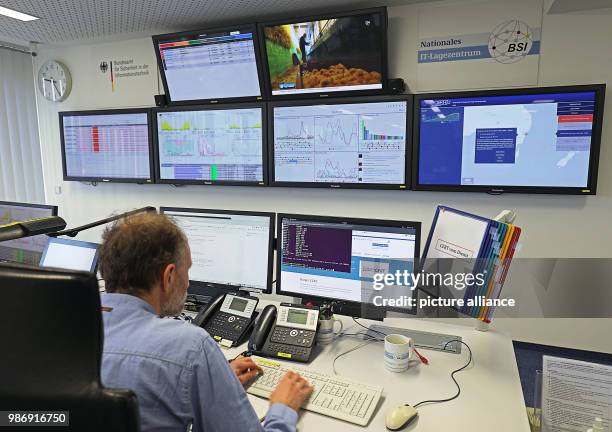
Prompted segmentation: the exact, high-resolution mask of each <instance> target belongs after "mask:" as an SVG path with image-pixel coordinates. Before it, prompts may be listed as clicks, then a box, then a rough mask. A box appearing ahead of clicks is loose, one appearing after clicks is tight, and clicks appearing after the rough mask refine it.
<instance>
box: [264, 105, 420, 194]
mask: <svg viewBox="0 0 612 432" xmlns="http://www.w3.org/2000/svg"><path fill="white" fill-rule="evenodd" d="M397 101H405V102H406V142H405V154H404V183H403V184H389V183H331V182H330V183H323V182H289V181H277V180H276V177H275V170H276V165H275V157H274V156H275V155H274V146H275V141H274V109H275V108H282V107H300V106H314V105H350V104H364V103H384V102H397ZM412 110H413V95H411V94H402V95H383V96H364V97H352V98H333V99H325V100H318V99H317V100H312V99H310V100H307V101H297V100H292V101H282V102H270V103H268V119H269V121H268V125H269V126H268V148H269V150H268V157H269V160H268V179H269V184H270V186H273V187H299V188H327V189H388V190H409V189H410V187H411V180H412V176H411V174H410V167H411V157H412V142H411V139H412V120H413V115H412V114H413V113H412Z"/></svg>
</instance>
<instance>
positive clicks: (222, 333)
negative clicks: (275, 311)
mask: <svg viewBox="0 0 612 432" xmlns="http://www.w3.org/2000/svg"><path fill="white" fill-rule="evenodd" d="M257 303H259V299H258V298H257V297H251V296H240V295H236V294H221V295H219V296H217V297H216V298H215V299H214V300H213V301H211V302H210V304H209V305H208V307H207V308H206V309H204V310H202V311H201V312H200V313H199V314H198V315H197V316H196V317H195V318H194V320H193V324H195V325H197V326H199V327H202V328H203V329H204V330H206V331H207V332H208V333H209V334H210V335H211V336H212V337H213V339H215V340H216V341H217V342H219V343H220V344H221V345H223V346H226V347H232V346H236V345H240V344H241V343H242V341H243V339H245V338H246V336H247V335H248V333H249V330H250V329H251V327H252V326H253V322H254V321H255V317H256V316H257V312H255V308H256V307H257Z"/></svg>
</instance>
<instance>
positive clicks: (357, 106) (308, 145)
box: [273, 100, 408, 186]
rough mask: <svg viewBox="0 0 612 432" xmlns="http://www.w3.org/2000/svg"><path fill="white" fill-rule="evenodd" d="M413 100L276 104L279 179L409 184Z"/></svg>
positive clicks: (318, 182)
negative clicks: (408, 124)
mask: <svg viewBox="0 0 612 432" xmlns="http://www.w3.org/2000/svg"><path fill="white" fill-rule="evenodd" d="M407 109H408V102H407V101H406V100H392V101H385V102H365V103H350V104H325V105H301V106H276V107H274V108H273V110H274V114H273V118H274V125H273V127H274V181H275V182H280V183H315V184H339V183H343V184H362V185H368V184H371V185H376V184H379V185H399V186H404V185H405V183H406V133H407V128H406V116H407Z"/></svg>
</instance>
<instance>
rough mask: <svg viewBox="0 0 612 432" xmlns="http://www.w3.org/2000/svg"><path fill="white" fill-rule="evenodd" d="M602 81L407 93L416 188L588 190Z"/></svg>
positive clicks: (593, 175) (593, 180)
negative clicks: (412, 107) (412, 111)
mask: <svg viewBox="0 0 612 432" xmlns="http://www.w3.org/2000/svg"><path fill="white" fill-rule="evenodd" d="M604 92H605V85H589V86H574V87H548V88H530V89H512V90H495V91H481V92H464V93H439V94H427V95H417V96H416V97H415V123H414V124H415V128H414V129H415V130H414V132H415V137H414V143H415V158H414V169H413V173H414V176H415V179H414V185H415V188H416V189H417V190H449V191H452V190H459V191H485V192H491V193H501V192H534V193H575V194H594V193H595V191H596V185H597V164H598V159H599V143H600V138H601V122H602V118H603V99H604Z"/></svg>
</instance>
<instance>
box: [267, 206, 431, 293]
mask: <svg viewBox="0 0 612 432" xmlns="http://www.w3.org/2000/svg"><path fill="white" fill-rule="evenodd" d="M278 223H279V242H280V244H279V251H278V262H277V263H278V267H277V292H278V293H279V294H283V295H292V296H294V297H301V298H306V299H308V298H314V299H317V298H323V299H334V300H339V301H345V302H353V303H362V304H371V303H373V301H372V299H373V297H374V296H375V295H376V294H377V292H376V291H375V290H374V289H373V286H374V285H373V283H374V275H375V274H389V273H395V272H397V271H400V272H404V271H407V272H413V270H414V265H415V259H416V258H417V257H418V256H419V241H420V224H419V223H417V222H398V221H370V220H364V219H361V220H360V219H350V220H349V219H342V218H327V217H320V216H302V215H279V221H278ZM408 292H410V290H408Z"/></svg>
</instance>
